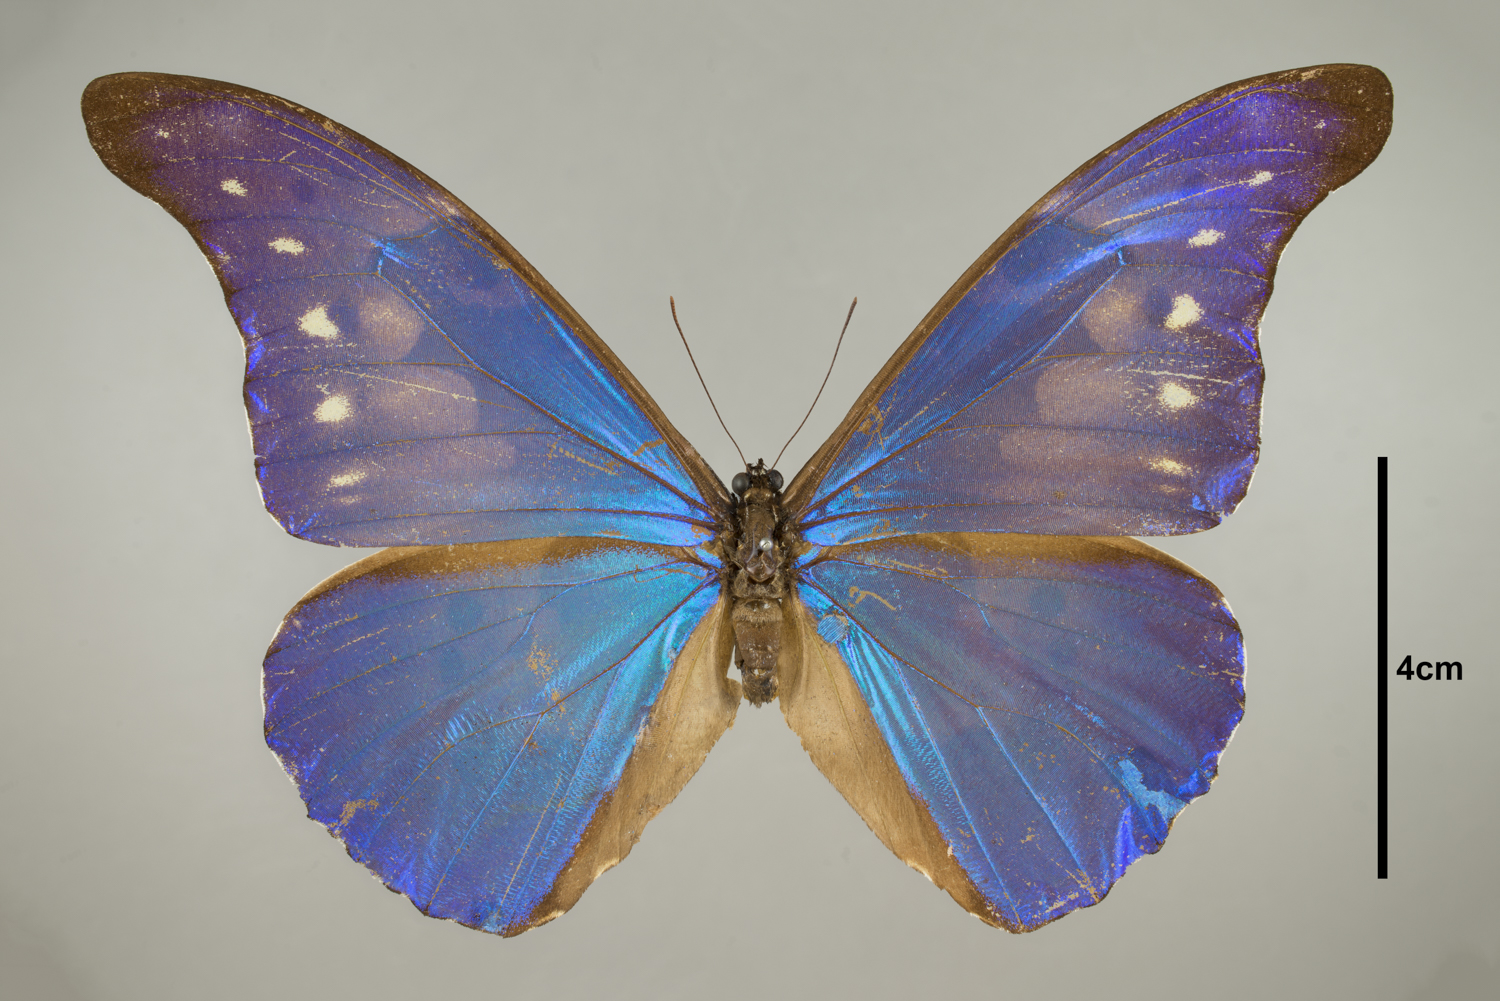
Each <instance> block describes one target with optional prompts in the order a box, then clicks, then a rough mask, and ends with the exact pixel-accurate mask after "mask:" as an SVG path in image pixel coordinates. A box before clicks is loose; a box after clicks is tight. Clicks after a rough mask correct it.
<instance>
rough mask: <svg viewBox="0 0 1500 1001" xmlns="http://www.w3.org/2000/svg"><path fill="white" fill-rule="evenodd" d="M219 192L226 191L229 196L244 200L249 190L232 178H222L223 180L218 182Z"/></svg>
mask: <svg viewBox="0 0 1500 1001" xmlns="http://www.w3.org/2000/svg"><path fill="white" fill-rule="evenodd" d="M219 190H220V191H227V192H229V193H230V194H231V195H239V196H240V197H241V198H244V197H245V196H246V195H248V194H249V193H250V189H249V188H247V187H245V186H244V185H243V184H241V183H240V182H239V181H238V180H236V179H235V178H233V177H226V178H224V180H222V181H220V182H219Z"/></svg>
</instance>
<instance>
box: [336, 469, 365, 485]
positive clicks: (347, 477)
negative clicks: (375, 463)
mask: <svg viewBox="0 0 1500 1001" xmlns="http://www.w3.org/2000/svg"><path fill="white" fill-rule="evenodd" d="M366 475H368V474H366V473H365V471H364V470H363V469H356V470H354V471H353V472H352V473H340V474H338V475H337V476H330V477H329V478H328V485H329V486H330V487H352V486H354V484H356V483H358V482H359V481H361V480H363V479H364V478H365V476H366Z"/></svg>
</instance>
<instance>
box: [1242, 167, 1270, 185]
mask: <svg viewBox="0 0 1500 1001" xmlns="http://www.w3.org/2000/svg"><path fill="white" fill-rule="evenodd" d="M1275 176H1276V175H1275V174H1273V173H1271V172H1270V171H1269V170H1257V171H1256V172H1255V176H1254V177H1252V178H1250V180H1248V181H1246V182H1245V183H1246V184H1248V185H1250V187H1252V188H1258V187H1260V186H1261V185H1262V184H1265V183H1266V182H1267V181H1269V180H1270V179H1271V178H1273V177H1275Z"/></svg>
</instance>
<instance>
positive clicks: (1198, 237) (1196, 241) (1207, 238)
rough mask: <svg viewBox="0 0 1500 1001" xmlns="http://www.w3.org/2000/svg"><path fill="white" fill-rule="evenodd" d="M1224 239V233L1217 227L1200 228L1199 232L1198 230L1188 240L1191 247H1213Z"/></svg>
mask: <svg viewBox="0 0 1500 1001" xmlns="http://www.w3.org/2000/svg"><path fill="white" fill-rule="evenodd" d="M1222 239H1224V234H1223V233H1222V232H1221V231H1220V230H1217V229H1200V230H1198V232H1196V233H1194V234H1193V236H1192V238H1191V239H1190V240H1188V246H1189V247H1212V246H1213V245H1214V244H1216V243H1218V242H1219V241H1220V240H1222Z"/></svg>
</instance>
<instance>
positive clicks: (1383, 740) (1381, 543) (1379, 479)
mask: <svg viewBox="0 0 1500 1001" xmlns="http://www.w3.org/2000/svg"><path fill="white" fill-rule="evenodd" d="M1385 466H1386V457H1385V456H1383V455H1382V456H1380V457H1379V458H1377V459H1376V460H1375V660H1376V671H1377V672H1379V673H1378V675H1377V676H1378V678H1379V679H1380V680H1379V682H1378V683H1377V687H1376V689H1375V691H1376V695H1375V714H1376V722H1375V878H1376V879H1385V878H1386V857H1387V854H1388V853H1387V846H1388V843H1389V837H1388V833H1387V805H1388V795H1387V779H1388V774H1387V767H1386V766H1387V733H1386V731H1387V726H1386V714H1387V711H1388V708H1389V705H1388V693H1387V691H1386V688H1387V685H1388V684H1389V682H1388V680H1387V675H1388V674H1389V671H1387V669H1386V656H1387V652H1388V649H1389V648H1388V640H1387V634H1388V630H1387V627H1388V625H1389V621H1388V620H1389V602H1388V600H1387V594H1386V586H1387V582H1388V574H1387V570H1386V565H1387V556H1388V550H1387V545H1386V514H1387V511H1386V469H1385Z"/></svg>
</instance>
